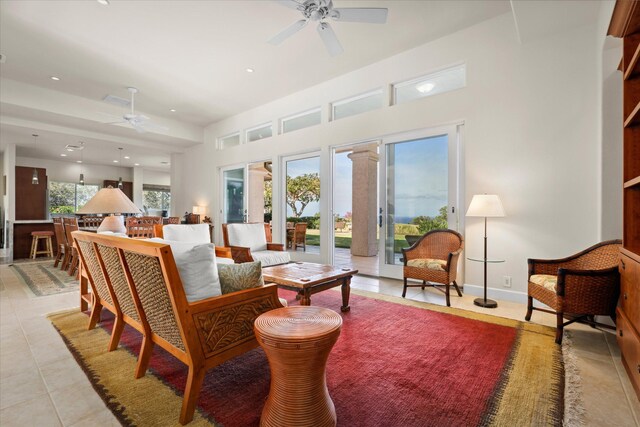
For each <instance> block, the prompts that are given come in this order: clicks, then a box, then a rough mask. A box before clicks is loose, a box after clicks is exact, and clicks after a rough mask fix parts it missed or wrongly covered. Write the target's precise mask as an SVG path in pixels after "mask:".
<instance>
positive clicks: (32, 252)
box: [29, 236, 38, 259]
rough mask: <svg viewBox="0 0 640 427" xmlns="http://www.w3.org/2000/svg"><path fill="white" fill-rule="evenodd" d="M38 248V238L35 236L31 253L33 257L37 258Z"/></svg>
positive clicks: (30, 255)
mask: <svg viewBox="0 0 640 427" xmlns="http://www.w3.org/2000/svg"><path fill="white" fill-rule="evenodd" d="M37 248H38V238H37V237H35V236H34V237H32V238H31V253H30V254H29V257H30V258H31V259H36V250H37Z"/></svg>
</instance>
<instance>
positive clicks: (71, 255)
mask: <svg viewBox="0 0 640 427" xmlns="http://www.w3.org/2000/svg"><path fill="white" fill-rule="evenodd" d="M62 222H63V224H64V233H65V236H66V238H67V247H66V248H65V249H64V252H65V258H67V262H66V263H65V262H64V261H63V265H64V266H67V268H68V269H69V276H73V275H74V274H75V273H76V272H77V271H78V264H79V262H80V258H78V250H77V249H76V246H75V245H74V243H73V237H71V233H73V232H74V231H77V230H78V219H77V218H75V217H68V218H67V217H65V218H62Z"/></svg>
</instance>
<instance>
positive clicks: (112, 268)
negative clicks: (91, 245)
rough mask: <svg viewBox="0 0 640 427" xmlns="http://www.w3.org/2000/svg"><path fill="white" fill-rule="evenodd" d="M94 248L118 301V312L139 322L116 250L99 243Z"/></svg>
mask: <svg viewBox="0 0 640 427" xmlns="http://www.w3.org/2000/svg"><path fill="white" fill-rule="evenodd" d="M95 247H96V248H97V250H98V252H97V255H98V258H99V260H100V261H101V262H102V266H103V267H104V270H103V272H105V273H106V276H107V279H108V281H109V283H111V287H112V289H113V292H114V293H115V295H116V298H117V299H118V304H119V305H120V310H122V312H123V313H124V314H126V315H127V316H129V317H131V318H132V319H133V320H135V321H136V322H140V316H139V315H138V311H137V310H136V305H135V303H134V302H133V297H132V296H131V290H130V289H129V284H128V283H127V277H126V274H125V272H124V269H123V268H122V264H121V263H120V257H119V256H118V250H117V249H116V248H114V247H113V246H108V245H104V244H101V243H96V244H95Z"/></svg>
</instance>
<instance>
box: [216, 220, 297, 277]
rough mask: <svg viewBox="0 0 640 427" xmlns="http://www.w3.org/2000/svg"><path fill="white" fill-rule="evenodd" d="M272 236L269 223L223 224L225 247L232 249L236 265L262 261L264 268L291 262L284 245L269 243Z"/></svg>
mask: <svg viewBox="0 0 640 427" xmlns="http://www.w3.org/2000/svg"><path fill="white" fill-rule="evenodd" d="M270 234H271V231H270V230H269V224H267V223H262V222H256V223H246V224H245V223H237V224H222V237H223V238H224V245H225V246H226V247H230V248H231V254H232V256H233V260H234V261H235V262H236V263H242V262H251V261H260V262H261V263H262V266H263V267H268V266H271V265H277V264H286V263H288V262H289V261H291V258H290V257H289V253H288V252H286V251H285V250H284V245H283V244H281V243H269V242H268V240H267V236H268V235H270Z"/></svg>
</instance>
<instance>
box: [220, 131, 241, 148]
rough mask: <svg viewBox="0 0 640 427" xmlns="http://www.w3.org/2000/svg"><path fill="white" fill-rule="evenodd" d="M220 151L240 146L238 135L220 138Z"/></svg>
mask: <svg viewBox="0 0 640 427" xmlns="http://www.w3.org/2000/svg"><path fill="white" fill-rule="evenodd" d="M219 141H220V149H221V150H224V149H225V148H229V147H233V146H236V145H240V134H239V133H236V134H234V135H229V136H225V137H223V138H220V140H219Z"/></svg>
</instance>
